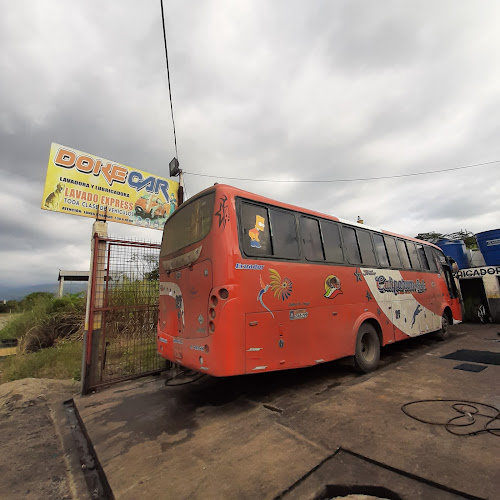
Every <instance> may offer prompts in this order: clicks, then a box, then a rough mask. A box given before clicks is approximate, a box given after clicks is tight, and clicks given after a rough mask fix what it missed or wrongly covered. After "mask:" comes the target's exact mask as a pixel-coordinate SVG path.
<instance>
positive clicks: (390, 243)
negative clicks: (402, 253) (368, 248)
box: [384, 236, 401, 267]
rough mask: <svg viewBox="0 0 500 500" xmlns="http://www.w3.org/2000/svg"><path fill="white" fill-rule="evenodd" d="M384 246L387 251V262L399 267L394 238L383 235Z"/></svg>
mask: <svg viewBox="0 0 500 500" xmlns="http://www.w3.org/2000/svg"><path fill="white" fill-rule="evenodd" d="M384 241H385V247H386V248H387V253H388V254H389V263H390V266H391V267H401V259H400V258H399V255H398V249H397V247H396V240H395V239H394V238H391V237H390V236H384Z"/></svg>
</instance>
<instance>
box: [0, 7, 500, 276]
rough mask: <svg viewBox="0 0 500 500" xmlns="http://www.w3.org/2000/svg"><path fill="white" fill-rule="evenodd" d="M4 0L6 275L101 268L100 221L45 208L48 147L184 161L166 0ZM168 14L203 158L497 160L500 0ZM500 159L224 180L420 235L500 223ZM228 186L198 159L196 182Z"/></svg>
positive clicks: (149, 162) (2, 254) (332, 168)
mask: <svg viewBox="0 0 500 500" xmlns="http://www.w3.org/2000/svg"><path fill="white" fill-rule="evenodd" d="M0 7H1V13H2V15H1V16H0V48H1V50H0V75H1V76H0V175H1V179H2V195H1V196H0V210H1V214H2V216H1V219H0V238H1V244H0V285H8V284H15V283H17V284H20V285H25V284H37V283H47V282H56V280H57V275H58V270H59V269H74V270H85V269H88V266H89V249H90V234H91V228H92V220H91V219H88V218H83V217H77V216H72V215H68V214H59V213H54V212H48V211H43V210H41V209H40V206H41V201H42V195H43V185H44V181H45V174H46V169H47V161H48V156H49V150H50V144H51V142H57V143H60V144H64V145H66V146H69V147H73V148H75V149H79V150H81V151H85V152H88V153H91V154H95V155H100V156H102V157H104V158H109V159H112V160H114V161H116V162H120V163H123V164H126V165H129V166H131V167H134V168H137V169H140V170H145V171H147V172H152V173H154V174H157V175H160V176H168V163H169V161H170V159H171V158H172V157H173V156H174V154H175V152H174V145H173V135H172V125H171V118H170V107H169V102H168V91H167V84H166V70H165V54H164V49H163V35H162V27H161V11H160V4H159V1H157V0H155V1H153V0H149V1H142V2H138V1H124V0H99V1H96V0H74V1H71V2H69V1H67V0H43V1H38V0H16V1H12V0H0ZM165 15H166V27H167V36H168V44H169V60H170V71H171V79H172V92H173V104H174V113H175V121H176V128H177V140H178V147H179V160H180V162H181V167H182V168H183V169H184V170H185V171H186V172H188V173H199V174H211V175H219V176H230V177H245V178H248V177H250V178H259V179H297V180H300V179H320V180H328V179H349V178H359V177H374V176H388V175H398V174H404V173H413V172H422V171H429V170H440V169H445V168H453V167H458V166H463V165H469V164H475V163H481V162H487V161H493V160H500V140H499V138H500V92H499V89H500V65H499V63H498V61H499V55H498V54H499V50H500V29H499V28H498V27H499V26H500V3H499V2H498V1H495V0H492V1H465V0H464V1H459V0H449V1H436V0H432V1H422V0H419V1H416V0H415V1H406V2H402V1H400V0H397V1H396V0H395V1H387V0H386V1H384V0H378V1H373V0H365V1H353V0H349V1H340V0H335V1H333V0H331V1H326V0H325V1H314V0H308V1H305V0H302V1H290V0H286V1H285V0H282V1H255V0H252V1H243V0H238V1H231V0H226V1H205V2H185V1H180V0H178V1H165ZM499 167H500V163H499V164H496V165H495V164H493V165H490V166H483V167H477V168H471V169H465V170H459V171H456V172H449V173H441V174H435V175H426V176H420V177H410V178H401V179H391V180H377V181H364V182H350V183H340V182H332V183H317V184H301V183H294V184H278V183H267V182H246V181H227V183H230V184H232V185H236V186H238V187H242V188H244V189H247V190H248V191H252V192H258V193H262V194H264V195H266V196H269V197H271V198H276V199H278V200H280V201H285V202H289V203H293V204H295V205H299V206H304V207H307V208H311V209H314V210H318V211H320V212H325V213H329V214H332V215H336V216H339V217H343V218H346V219H351V220H356V218H357V216H361V217H362V218H363V219H364V220H365V223H367V224H369V225H371V226H377V227H381V228H384V229H387V230H390V231H394V232H398V233H401V234H405V235H410V236H414V235H416V234H417V233H419V232H427V231H439V232H443V233H450V232H454V231H458V230H460V229H468V230H470V231H473V232H478V231H483V230H487V229H495V228H498V227H500V197H499V192H500V176H499V175H498V171H499V170H498V169H499ZM215 181H216V179H211V178H207V177H198V176H194V175H189V174H188V175H186V187H187V193H188V195H189V196H192V195H193V194H195V193H197V192H198V191H200V190H202V189H204V188H206V187H208V186H210V185H212V184H213V182H215ZM218 182H224V181H223V180H218ZM109 232H110V233H111V234H113V235H116V236H134V237H139V238H143V239H152V240H155V241H159V240H160V238H161V233H160V232H159V231H154V230H148V229H140V228H130V227H128V226H124V225H119V224H114V223H110V228H109Z"/></svg>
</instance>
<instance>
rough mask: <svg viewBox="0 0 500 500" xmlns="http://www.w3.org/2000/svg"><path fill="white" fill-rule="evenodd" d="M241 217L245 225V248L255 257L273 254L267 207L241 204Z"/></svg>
mask: <svg viewBox="0 0 500 500" xmlns="http://www.w3.org/2000/svg"><path fill="white" fill-rule="evenodd" d="M241 219H242V226H243V228H242V229H243V234H242V235H241V237H242V238H243V250H244V251H245V253H246V254H247V255H251V256H254V257H262V256H270V255H272V254H273V249H272V246H271V237H270V232H269V218H268V216H267V208H265V207H261V206H259V205H253V204H250V203H242V204H241Z"/></svg>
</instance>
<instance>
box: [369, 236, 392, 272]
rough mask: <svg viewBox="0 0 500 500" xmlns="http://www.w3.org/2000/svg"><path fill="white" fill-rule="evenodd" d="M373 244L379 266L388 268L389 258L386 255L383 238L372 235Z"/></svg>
mask: <svg viewBox="0 0 500 500" xmlns="http://www.w3.org/2000/svg"><path fill="white" fill-rule="evenodd" d="M373 244H374V245H375V251H376V252H377V257H378V261H379V263H380V265H381V266H382V267H389V256H388V255H387V248H385V242H384V237H383V236H382V235H381V234H373Z"/></svg>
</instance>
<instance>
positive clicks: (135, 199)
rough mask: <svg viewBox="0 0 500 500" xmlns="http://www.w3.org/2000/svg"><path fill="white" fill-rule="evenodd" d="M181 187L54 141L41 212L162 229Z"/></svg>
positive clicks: (175, 202)
mask: <svg viewBox="0 0 500 500" xmlns="http://www.w3.org/2000/svg"><path fill="white" fill-rule="evenodd" d="M178 189H179V183H178V182H175V181H171V180H170V179H165V178H163V177H158V176H156V175H152V174H148V173H146V172H143V171H142V170H137V169H134V168H130V167H127V166H125V165H121V164H120V163H115V162H113V161H111V160H106V159H104V158H101V157H99V156H94V155H90V154H88V153H83V152H82V151H78V150H76V149H73V148H68V147H66V146H61V145H60V144H55V143H52V146H51V148H50V156H49V165H48V167H47V177H46V179H45V189H44V192H43V199H42V209H43V210H52V211H54V212H63V213H68V214H73V215H80V216H82V217H91V218H93V219H96V218H99V219H105V220H107V221H110V222H119V223H121V224H132V225H134V226H143V227H149V228H152V229H163V226H164V225H165V221H166V220H167V219H168V217H169V216H170V214H171V213H172V212H173V211H174V210H175V208H176V207H177V192H178Z"/></svg>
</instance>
